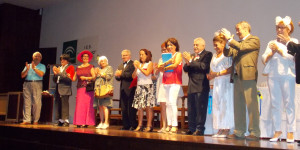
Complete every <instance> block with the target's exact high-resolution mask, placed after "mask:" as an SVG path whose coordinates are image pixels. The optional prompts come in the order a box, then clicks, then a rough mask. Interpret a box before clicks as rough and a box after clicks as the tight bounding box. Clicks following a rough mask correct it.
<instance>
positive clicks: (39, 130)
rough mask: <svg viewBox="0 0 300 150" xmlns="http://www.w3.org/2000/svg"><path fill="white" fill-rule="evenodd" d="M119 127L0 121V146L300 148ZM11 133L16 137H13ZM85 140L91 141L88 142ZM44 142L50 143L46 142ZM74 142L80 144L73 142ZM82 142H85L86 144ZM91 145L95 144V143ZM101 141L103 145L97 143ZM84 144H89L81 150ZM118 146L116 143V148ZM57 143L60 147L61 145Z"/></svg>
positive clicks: (285, 144) (288, 145)
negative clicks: (4, 143)
mask: <svg viewBox="0 0 300 150" xmlns="http://www.w3.org/2000/svg"><path fill="white" fill-rule="evenodd" d="M120 128H121V127H120V126H110V127H109V129H107V130H101V129H95V127H89V128H76V126H74V125H71V126H70V127H55V126H53V125H50V124H48V125H46V124H40V125H19V124H14V123H7V122H0V139H2V140H0V143H1V144H2V142H1V141H6V143H7V145H6V146H8V147H9V145H8V143H10V144H12V143H15V142H18V141H20V143H23V144H24V143H25V145H31V144H40V146H37V147H36V148H38V149H39V148H44V147H47V148H48V149H49V148H50V149H52V148H54V149H56V148H58V149H60V148H62V149H73V148H75V149H76V148H79V149H101V145H102V146H105V147H106V148H110V147H109V145H110V144H107V142H108V141H111V142H112V144H114V145H113V147H112V148H111V149H153V150H156V149H165V148H167V149H168V150H171V149H186V148H188V149H300V146H298V144H297V142H295V143H286V142H285V140H283V141H281V142H272V143H271V142H269V141H268V139H261V140H259V141H247V140H232V139H226V138H212V137H211V135H206V136H192V135H184V134H181V131H179V133H178V134H170V133H157V132H156V131H157V130H158V129H155V130H154V132H151V133H146V132H133V131H122V130H119V129H120ZM13 134H16V135H15V136H14V135H13ZM20 134H22V135H20ZM39 135H40V136H41V137H39V138H46V139H44V140H40V141H39V138H38V137H36V136H39ZM31 136H32V137H31ZM26 137H28V139H27V140H28V141H26ZM30 138H36V139H34V140H35V141H34V142H33V143H32V141H30ZM80 138H82V139H81V140H80ZM88 138H91V139H93V140H88ZM60 139H65V140H72V139H73V140H74V141H73V142H72V141H71V142H66V143H63V144H62V142H61V141H60ZM96 139H99V140H96ZM104 139H105V140H104ZM109 139H110V140H109ZM37 140H38V141H37ZM48 140H50V141H51V140H52V141H51V142H50V141H48ZM56 140H57V141H56ZM78 141H79V142H80V141H82V142H83V143H80V144H79V143H76V142H78ZM86 141H89V142H88V143H86ZM97 141H98V142H97ZM120 141H122V142H120ZM125 141H127V142H128V143H130V142H131V144H129V145H127V146H125V147H123V148H122V143H123V144H124V142H125ZM93 142H97V144H95V143H93ZM101 142H105V143H104V144H103V143H102V144H101ZM116 142H117V143H116ZM26 143H27V144H26ZM28 143H29V144H28ZM67 143H69V144H67ZM84 143H86V144H90V145H89V146H86V147H84ZM118 143H120V144H119V145H118ZM137 143H139V144H137ZM51 144H52V146H51ZM61 144H62V145H63V146H61ZM77 144H78V146H77ZM116 144H117V145H116ZM59 145H60V146H59ZM93 145H94V146H95V147H94V146H93ZM98 145H100V147H98ZM14 146H15V145H14ZM73 146H74V147H73ZM82 146H83V147H82ZM118 146H119V148H118ZM151 147H152V148H151Z"/></svg>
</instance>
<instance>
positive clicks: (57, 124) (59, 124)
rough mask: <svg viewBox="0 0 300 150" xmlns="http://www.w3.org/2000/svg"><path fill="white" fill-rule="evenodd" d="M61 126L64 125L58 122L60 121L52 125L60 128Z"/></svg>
mask: <svg viewBox="0 0 300 150" xmlns="http://www.w3.org/2000/svg"><path fill="white" fill-rule="evenodd" d="M63 124H64V123H62V122H60V121H57V122H56V123H55V124H53V125H54V126H60V127H61V126H63Z"/></svg>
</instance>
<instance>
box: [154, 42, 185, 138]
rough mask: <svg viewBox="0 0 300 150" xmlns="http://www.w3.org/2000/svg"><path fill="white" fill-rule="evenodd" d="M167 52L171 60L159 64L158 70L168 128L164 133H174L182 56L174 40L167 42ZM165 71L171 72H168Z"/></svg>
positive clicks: (175, 129)
mask: <svg viewBox="0 0 300 150" xmlns="http://www.w3.org/2000/svg"><path fill="white" fill-rule="evenodd" d="M167 50H168V51H169V52H170V53H172V59H170V60H168V61H166V62H165V63H160V64H159V68H162V69H163V70H164V74H163V79H162V84H163V86H164V88H165V92H166V94H165V99H166V114H167V123H168V127H167V129H166V131H170V132H172V133H176V132H177V130H178V128H177V127H178V121H177V117H178V114H177V113H178V110H177V98H178V94H179V91H180V88H181V84H182V55H181V53H180V52H179V44H178V41H177V40H176V39H175V38H169V39H168V40H167ZM167 70H172V71H168V72H166V71H167Z"/></svg>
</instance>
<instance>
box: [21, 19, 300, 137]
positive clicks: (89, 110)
mask: <svg viewBox="0 0 300 150" xmlns="http://www.w3.org/2000/svg"><path fill="white" fill-rule="evenodd" d="M235 29H236V35H237V36H238V38H239V41H236V40H235V39H233V34H231V33H230V32H229V31H228V30H227V29H225V28H223V29H221V30H219V31H218V32H216V33H215V36H214V38H213V45H214V49H215V51H216V53H215V54H212V53H211V52H209V51H206V50H205V41H204V39H203V38H196V39H194V53H193V54H190V53H188V52H183V53H180V52H179V51H180V47H179V43H178V41H177V40H176V39H175V38H169V39H167V40H166V41H165V42H163V44H162V45H161V52H162V53H171V55H172V58H171V59H169V60H167V61H165V60H163V59H162V58H161V59H160V60H159V62H158V63H153V62H152V54H151V52H150V51H149V50H147V49H141V50H140V51H139V60H135V61H132V60H131V52H130V50H123V51H122V53H121V56H122V60H123V63H122V64H120V65H119V66H118V69H117V70H116V71H115V73H114V74H113V69H112V67H111V66H109V65H108V59H107V58H106V57H105V56H101V57H100V58H99V61H98V64H99V65H100V68H98V67H96V68H94V66H93V65H91V64H89V62H90V61H91V59H92V57H93V55H92V53H91V52H89V51H87V50H85V51H82V52H81V53H79V55H78V56H77V59H78V61H80V62H82V64H81V65H79V66H78V67H77V68H76V71H75V69H72V68H71V69H69V68H70V66H71V65H69V56H68V55H66V54H63V55H62V56H61V57H60V60H61V66H60V67H53V72H54V74H55V79H56V80H55V81H56V83H57V92H56V101H55V103H56V104H57V105H56V106H57V107H56V108H57V111H56V112H57V113H56V114H57V116H56V119H57V120H58V122H57V125H59V126H69V121H68V119H69V118H68V111H69V110H68V108H69V107H68V105H69V104H68V99H69V95H71V82H72V81H75V80H77V79H78V83H77V96H76V108H75V115H74V122H73V124H74V125H77V127H87V126H88V125H95V113H94V107H95V106H97V107H98V108H99V113H100V119H101V121H100V123H99V125H97V127H96V128H101V129H106V128H107V127H108V126H109V122H108V115H109V108H111V107H112V97H106V98H96V97H94V92H93V91H87V90H86V89H87V88H86V87H87V85H88V84H89V82H91V81H95V80H96V81H95V83H96V85H97V84H100V86H101V85H103V84H110V85H111V86H112V82H113V76H114V77H115V79H116V80H117V81H120V103H121V109H122V121H123V127H122V130H132V131H144V132H151V131H153V127H152V120H153V107H154V106H155V103H156V100H157V102H159V103H160V107H161V121H162V128H161V129H160V130H159V131H158V132H171V133H176V132H177V130H178V120H177V118H178V115H177V112H178V108H177V99H178V97H181V96H183V92H182V89H181V85H182V71H184V72H186V73H187V74H188V77H189V81H188V125H189V129H188V131H186V132H184V133H185V134H187V135H200V136H201V135H204V131H205V121H206V114H207V105H208V96H209V91H210V86H209V80H212V79H214V86H213V127H214V129H216V130H218V132H217V133H216V134H214V135H213V137H227V138H232V139H245V138H246V139H247V140H258V139H259V137H260V128H259V110H258V101H257V87H256V83H257V76H258V71H257V61H258V55H259V50H260V40H259V38H258V37H257V36H253V35H251V34H250V32H251V26H250V24H249V23H248V22H246V21H242V22H239V23H237V24H236V26H235ZM293 30H294V25H293V22H292V20H291V18H290V17H288V16H287V17H285V18H281V17H276V32H277V37H276V39H275V40H272V41H270V42H269V43H268V46H267V49H266V51H265V53H264V54H263V56H262V60H263V63H264V64H265V65H266V66H265V69H264V71H263V73H264V74H267V75H268V85H269V89H270V95H271V103H272V114H273V118H272V119H273V126H274V128H275V133H274V136H273V138H271V139H270V141H278V139H280V138H281V136H282V129H281V118H280V117H281V110H280V106H281V102H283V103H284V107H285V109H286V112H287V142H294V135H293V133H294V132H295V123H296V119H295V103H294V99H295V84H296V82H295V80H296V73H295V60H296V67H297V66H299V62H298V61H297V60H298V59H299V58H297V57H298V55H299V52H298V51H299V49H300V46H299V45H297V43H298V40H296V39H294V38H291V37H290V35H291V33H292V32H293ZM40 60H41V54H40V53H34V55H33V62H32V63H31V64H30V65H29V64H27V63H26V67H25V68H24V70H23V72H22V78H24V77H26V79H25V82H24V101H25V103H24V122H23V123H22V124H28V123H29V122H30V121H31V118H30V112H31V98H32V99H33V101H32V103H33V106H34V107H33V109H34V110H33V114H34V115H33V116H34V119H33V122H34V123H37V121H38V119H39V115H38V114H39V112H40V105H41V103H40V99H41V97H40V95H39V93H41V91H37V90H36V89H38V88H40V83H41V82H40V81H41V80H42V76H43V74H44V73H45V67H44V66H43V65H42V64H41V63H40ZM72 70H73V71H72ZM298 72H299V69H298V70H297V74H299V73H298ZM298 79H299V80H298ZM134 81H136V85H135V84H134V83H135V82H134ZM153 81H156V82H153ZM299 81H300V78H299V77H298V78H297V82H299ZM154 83H156V88H155V86H154ZM155 99H156V100H155ZM144 110H145V111H146V118H147V124H146V126H145V127H143V116H144V115H143V114H144ZM246 110H247V111H246ZM246 112H248V116H249V124H248V131H249V133H250V135H249V136H246V137H245V133H246V131H247V125H246ZM136 114H138V122H137V121H136ZM231 129H234V133H233V134H230V130H231Z"/></svg>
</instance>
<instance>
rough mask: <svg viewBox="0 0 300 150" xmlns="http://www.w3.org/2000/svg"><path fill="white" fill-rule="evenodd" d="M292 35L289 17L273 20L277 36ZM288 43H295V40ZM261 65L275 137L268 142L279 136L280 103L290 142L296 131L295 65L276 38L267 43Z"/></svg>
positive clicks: (292, 29)
mask: <svg viewBox="0 0 300 150" xmlns="http://www.w3.org/2000/svg"><path fill="white" fill-rule="evenodd" d="M293 31H294V25H293V22H292V20H291V18H290V17H289V16H286V17H285V18H281V17H279V16H277V17H276V32H277V36H279V35H281V34H282V35H286V36H290V35H291V34H292V33H293ZM291 41H293V42H294V43H298V40H297V39H294V38H291ZM262 61H263V63H264V64H265V68H264V71H263V73H264V74H267V75H268V85H269V90H270V97H271V104H272V110H271V112H272V120H273V127H274V128H275V133H274V136H273V138H271V139H270V141H271V142H276V141H278V139H280V138H281V136H282V129H281V113H282V110H281V109H280V108H281V102H283V103H284V105H283V106H284V107H285V110H286V115H287V116H286V118H287V140H286V141H287V142H294V135H293V132H295V130H296V126H295V125H296V118H295V101H294V99H295V86H296V85H295V61H294V56H292V55H290V54H288V50H287V47H286V45H285V44H282V43H281V40H280V39H279V38H277V39H276V40H272V41H270V42H269V43H268V45H267V48H266V51H265V53H264V54H263V55H262Z"/></svg>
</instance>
